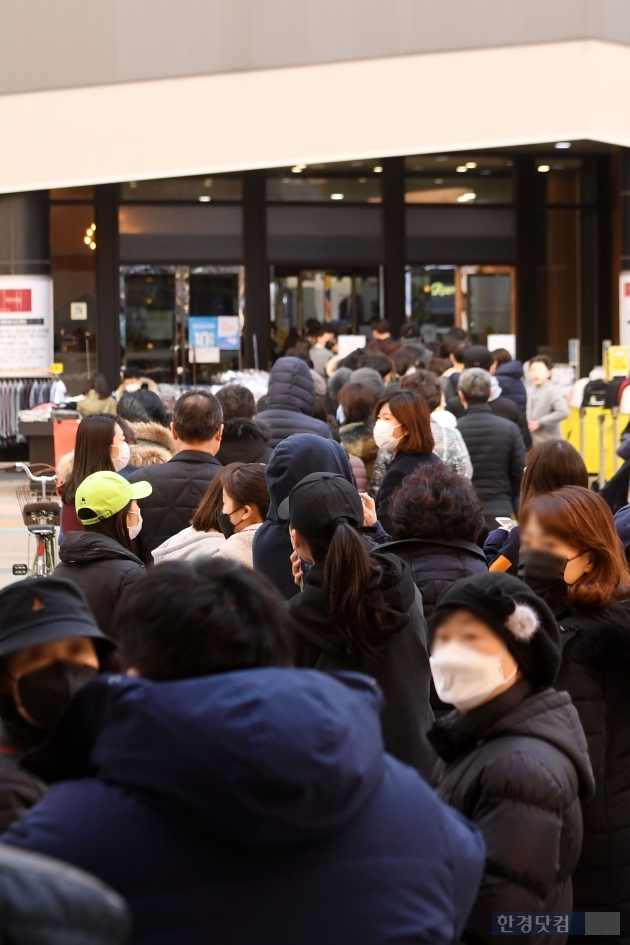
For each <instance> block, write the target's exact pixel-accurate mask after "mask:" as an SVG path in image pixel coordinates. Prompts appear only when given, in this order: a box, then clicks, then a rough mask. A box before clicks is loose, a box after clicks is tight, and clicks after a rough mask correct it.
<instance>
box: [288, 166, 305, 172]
mask: <svg viewBox="0 0 630 945" xmlns="http://www.w3.org/2000/svg"><path fill="white" fill-rule="evenodd" d="M291 170H292V171H293V173H294V174H301V173H302V171H304V170H306V164H294V165H293V167H292V168H291Z"/></svg>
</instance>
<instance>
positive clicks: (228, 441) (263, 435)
mask: <svg viewBox="0 0 630 945" xmlns="http://www.w3.org/2000/svg"><path fill="white" fill-rule="evenodd" d="M270 439H271V430H269V428H268V427H266V426H265V424H264V423H256V422H255V421H254V420H247V419H246V418H245V417H233V418H232V419H231V420H226V421H225V423H224V424H223V436H222V437H221V448H220V450H219V452H218V453H217V459H218V460H219V462H220V463H221V465H222V466H229V464H230V463H268V462H269V459H270V458H271V454H272V453H273V449H272V447H271V446H270V445H269V440H270Z"/></svg>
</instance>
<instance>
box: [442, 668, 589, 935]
mask: <svg viewBox="0 0 630 945" xmlns="http://www.w3.org/2000/svg"><path fill="white" fill-rule="evenodd" d="M429 739H430V741H431V742H432V744H433V746H434V748H435V749H436V750H437V752H438V754H439V755H440V756H441V759H442V760H441V762H440V763H438V766H437V768H436V772H435V775H434V782H435V784H436V790H437V793H438V797H440V798H441V799H442V800H443V801H446V803H448V804H451V805H452V806H453V807H454V808H455V809H456V810H458V811H460V812H461V813H463V814H465V816H466V817H468V818H470V820H472V822H473V823H474V824H475V825H476V826H477V827H479V829H480V830H481V832H482V834H483V837H484V840H485V841H486V847H487V860H486V869H485V875H484V878H483V881H482V885H481V891H480V893H479V896H478V898H477V901H476V903H475V906H474V908H473V911H472V914H471V915H470V918H469V920H468V923H467V926H466V930H465V932H464V934H463V936H462V941H463V942H468V943H471V945H472V943H474V945H480V943H484V942H491V941H494V940H495V939H494V938H493V937H492V936H491V935H490V934H489V933H490V930H491V928H492V913H493V912H571V907H572V894H571V874H572V872H573V870H574V869H575V866H576V864H577V861H578V857H579V855H580V847H581V845H582V812H581V809H580V798H581V799H582V800H584V801H586V800H587V799H588V798H589V797H591V796H592V794H593V787H594V785H593V774H592V771H591V766H590V763H589V759H588V751H587V747H586V739H585V738H584V732H583V730H582V726H581V724H580V720H579V718H578V714H577V712H576V710H575V707H574V706H573V705H572V704H571V699H570V697H569V696H568V695H567V693H566V692H556V691H555V690H554V689H544V690H539V691H537V692H533V691H532V689H531V687H530V685H529V683H528V682H527V681H525V680H519V682H517V683H516V684H515V685H514V686H512V687H511V689H508V690H507V691H506V692H504V693H502V695H500V696H497V697H496V698H495V699H492V700H491V701H490V702H487V703H485V705H482V706H479V707H478V708H477V709H473V710H472V711H470V712H468V713H466V714H465V715H462V714H461V713H460V712H458V711H457V710H454V711H453V712H451V713H450V714H449V715H447V716H445V718H443V719H440V720H439V721H438V722H436V723H435V726H434V728H433V730H432V731H431V732H430V734H429ZM576 908H577V905H576ZM566 939H567V936H566V935H557V936H549V935H539V936H532V937H529V938H528V939H527V941H528V942H536V943H540V945H559V943H561V942H564V941H566Z"/></svg>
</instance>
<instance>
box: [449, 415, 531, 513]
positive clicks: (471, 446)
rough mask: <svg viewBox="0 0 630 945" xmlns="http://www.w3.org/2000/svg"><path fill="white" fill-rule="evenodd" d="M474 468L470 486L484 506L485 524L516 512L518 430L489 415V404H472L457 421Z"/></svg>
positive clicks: (521, 461) (520, 465)
mask: <svg viewBox="0 0 630 945" xmlns="http://www.w3.org/2000/svg"><path fill="white" fill-rule="evenodd" d="M457 428H458V429H459V431H460V433H461V435H462V436H463V437H464V442H465V443H466V446H467V447H468V452H469V453H470V461H471V463H472V465H473V477H472V481H473V485H474V487H475V489H476V490H477V492H478V494H479V498H480V499H481V501H482V503H483V513H484V515H485V517H486V523H487V524H489V525H490V524H491V525H492V527H495V525H496V522H494V521H493V520H494V518H495V517H496V516H497V515H504V516H506V517H509V516H511V514H512V512H513V511H515V510H516V509H517V508H518V499H519V495H520V490H521V479H522V478H523V470H524V468H525V448H524V446H523V441H522V439H521V436H520V434H519V432H518V428H517V427H516V426H515V425H514V424H513V423H512V422H511V421H510V420H504V419H503V417H497V416H496V415H495V414H493V413H492V411H491V410H490V407H489V405H488V404H471V406H470V407H469V408H468V410H467V411H466V413H465V414H464V416H463V417H462V418H461V419H460V420H458V421H457Z"/></svg>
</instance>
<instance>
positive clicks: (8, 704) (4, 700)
mask: <svg viewBox="0 0 630 945" xmlns="http://www.w3.org/2000/svg"><path fill="white" fill-rule="evenodd" d="M0 714H1V715H2V722H1V723H0V833H4V832H5V830H8V828H9V827H10V826H11V824H12V823H13V821H14V820H19V819H20V817H22V815H23V814H25V813H26V811H27V810H29V809H30V808H31V807H34V806H35V804H37V802H38V801H41V799H42V797H43V796H44V794H45V793H46V791H47V790H48V787H47V785H46V784H44V782H43V781H40V780H39V778H36V777H35V776H34V775H32V774H30V772H28V771H25V770H24V768H21V767H20V758H21V757H22V755H23V754H24V753H25V752H26V751H28V750H29V749H31V748H34V747H35V746H36V745H38V744H39V743H40V742H41V741H42V739H43V737H44V732H42V731H41V729H36V728H35V727H34V726H31V725H29V724H28V722H26V720H25V719H23V718H22V716H21V715H20V714H19V713H18V711H17V709H16V708H15V703H14V702H13V699H12V698H11V697H10V696H8V695H2V696H0ZM1 925H2V923H1V921H0V928H1Z"/></svg>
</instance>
